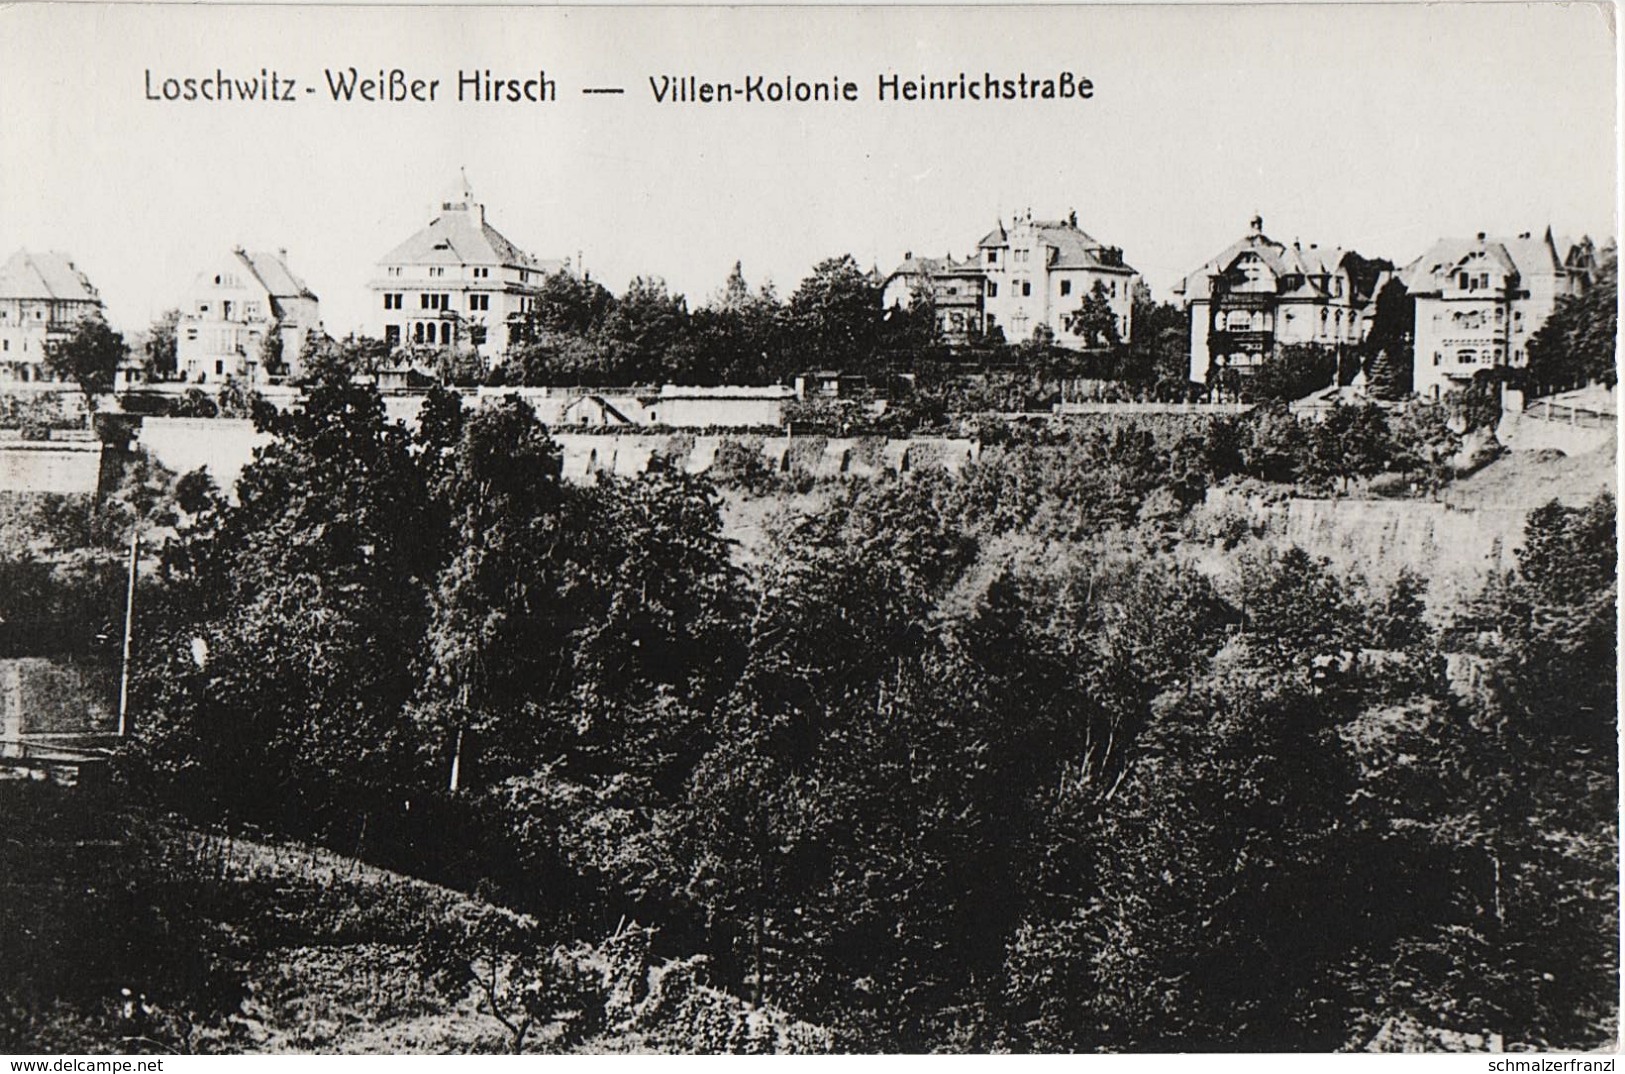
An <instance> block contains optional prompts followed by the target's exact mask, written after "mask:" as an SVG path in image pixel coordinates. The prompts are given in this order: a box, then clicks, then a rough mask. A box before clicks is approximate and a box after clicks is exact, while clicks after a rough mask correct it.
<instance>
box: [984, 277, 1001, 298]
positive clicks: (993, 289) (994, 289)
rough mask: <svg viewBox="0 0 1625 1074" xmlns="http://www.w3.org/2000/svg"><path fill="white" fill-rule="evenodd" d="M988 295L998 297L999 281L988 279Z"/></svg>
mask: <svg viewBox="0 0 1625 1074" xmlns="http://www.w3.org/2000/svg"><path fill="white" fill-rule="evenodd" d="M987 297H988V298H998V297H999V285H998V284H997V283H994V282H993V281H992V280H989V281H987Z"/></svg>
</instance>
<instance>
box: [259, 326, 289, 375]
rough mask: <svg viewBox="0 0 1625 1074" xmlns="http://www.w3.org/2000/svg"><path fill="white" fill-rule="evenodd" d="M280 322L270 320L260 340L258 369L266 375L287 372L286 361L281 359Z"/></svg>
mask: <svg viewBox="0 0 1625 1074" xmlns="http://www.w3.org/2000/svg"><path fill="white" fill-rule="evenodd" d="M282 346H283V340H282V322H281V321H272V322H271V324H270V325H269V326H268V327H267V328H266V329H265V338H264V339H261V340H260V353H259V361H260V370H261V371H262V372H263V373H264V374H265V375H266V376H267V377H280V376H282V375H284V374H285V373H287V371H288V366H287V363H286V362H284V361H283V360H282Z"/></svg>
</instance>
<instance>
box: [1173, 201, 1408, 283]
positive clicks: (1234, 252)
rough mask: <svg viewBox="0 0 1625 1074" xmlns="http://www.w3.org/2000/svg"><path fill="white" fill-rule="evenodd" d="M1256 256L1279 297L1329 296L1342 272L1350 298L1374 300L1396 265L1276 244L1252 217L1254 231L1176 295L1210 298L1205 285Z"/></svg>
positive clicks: (1314, 246)
mask: <svg viewBox="0 0 1625 1074" xmlns="http://www.w3.org/2000/svg"><path fill="white" fill-rule="evenodd" d="M1249 254H1250V255H1252V256H1254V257H1257V258H1258V259H1259V260H1260V261H1261V262H1263V263H1264V265H1265V266H1266V267H1267V268H1268V269H1269V270H1270V272H1271V273H1272V274H1273V275H1274V276H1275V278H1276V281H1277V287H1278V291H1277V294H1278V296H1279V297H1281V298H1306V299H1318V298H1330V297H1332V290H1331V288H1330V287H1329V285H1328V283H1327V282H1323V281H1329V280H1330V279H1331V277H1333V276H1335V275H1336V274H1337V273H1339V272H1347V273H1348V276H1349V280H1350V284H1351V287H1352V290H1353V294H1352V295H1351V296H1350V297H1351V298H1359V297H1367V298H1369V297H1371V296H1372V295H1373V294H1375V292H1376V289H1377V285H1378V283H1379V282H1380V281H1381V280H1382V278H1383V276H1384V274H1386V273H1390V272H1392V271H1393V270H1394V266H1393V263H1392V262H1390V261H1385V260H1383V259H1381V258H1368V257H1362V256H1361V255H1360V254H1357V253H1355V252H1354V251H1353V250H1344V249H1342V248H1341V247H1336V246H1327V247H1321V246H1319V245H1317V244H1314V243H1311V244H1309V245H1308V246H1304V245H1303V244H1301V243H1298V242H1294V243H1293V244H1292V245H1291V246H1288V245H1286V244H1285V243H1280V242H1276V241H1275V240H1274V239H1272V238H1270V237H1269V236H1268V235H1266V234H1264V230H1263V220H1262V219H1261V218H1256V217H1255V218H1254V220H1253V227H1252V229H1251V230H1250V231H1248V233H1247V234H1246V235H1243V236H1242V237H1241V238H1239V239H1237V240H1236V241H1235V242H1233V243H1231V244H1230V245H1229V246H1226V247H1225V248H1224V249H1223V250H1222V251H1220V252H1219V253H1218V254H1216V255H1215V256H1213V257H1212V258H1209V259H1208V261H1207V262H1206V263H1204V264H1203V265H1202V267H1201V268H1199V269H1197V270H1196V271H1195V272H1193V273H1191V274H1190V275H1189V276H1187V277H1185V279H1183V280H1181V281H1180V283H1179V284H1178V285H1177V286H1176V287H1175V288H1174V292H1175V293H1176V294H1189V293H1194V294H1196V295H1198V296H1201V295H1206V294H1207V291H1208V288H1207V281H1208V279H1209V278H1211V277H1213V276H1219V275H1222V274H1223V273H1225V272H1228V271H1229V270H1230V269H1231V268H1232V267H1234V266H1235V264H1236V262H1237V261H1239V260H1240V259H1241V258H1242V257H1243V256H1245V255H1249ZM1287 277H1295V278H1296V279H1295V280H1294V282H1293V283H1292V285H1291V286H1290V287H1288V286H1286V285H1285V283H1284V282H1283V281H1284V280H1285V279H1286V278H1287Z"/></svg>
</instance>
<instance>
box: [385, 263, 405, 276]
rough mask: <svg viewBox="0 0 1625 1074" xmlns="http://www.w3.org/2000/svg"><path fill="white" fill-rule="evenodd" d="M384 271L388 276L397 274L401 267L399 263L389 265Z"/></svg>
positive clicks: (399, 272)
mask: <svg viewBox="0 0 1625 1074" xmlns="http://www.w3.org/2000/svg"><path fill="white" fill-rule="evenodd" d="M384 271H385V273H386V274H388V275H390V276H399V275H400V274H401V267H400V266H399V265H391V266H389V268H387V269H385V270H384Z"/></svg>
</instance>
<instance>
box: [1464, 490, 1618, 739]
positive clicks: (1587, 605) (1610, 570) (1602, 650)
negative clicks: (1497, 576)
mask: <svg viewBox="0 0 1625 1074" xmlns="http://www.w3.org/2000/svg"><path fill="white" fill-rule="evenodd" d="M1614 516H1615V512H1614V498H1613V497H1612V496H1611V495H1609V494H1607V493H1602V494H1600V495H1599V496H1598V497H1597V498H1596V499H1595V500H1593V501H1591V502H1590V503H1589V504H1586V505H1585V506H1583V507H1577V508H1575V507H1565V506H1563V505H1562V504H1560V503H1558V502H1557V501H1555V500H1554V501H1552V502H1551V503H1548V504H1547V505H1546V506H1544V507H1541V508H1538V509H1537V510H1535V511H1533V512H1531V513H1530V515H1529V519H1528V521H1527V523H1526V524H1525V527H1524V534H1525V536H1524V546H1523V548H1521V549H1519V551H1518V570H1517V573H1516V574H1515V575H1514V576H1512V577H1510V578H1504V579H1501V580H1500V582H1499V583H1498V584H1497V585H1496V586H1494V587H1492V589H1491V591H1490V594H1489V597H1488V602H1487V603H1488V611H1489V613H1490V615H1491V616H1492V617H1493V618H1492V622H1493V623H1494V625H1495V627H1496V630H1497V633H1498V636H1499V641H1498V644H1497V645H1496V646H1495V649H1494V650H1493V651H1494V653H1495V657H1496V662H1497V668H1498V675H1497V678H1498V681H1499V684H1500V690H1501V694H1502V697H1503V704H1504V706H1505V716H1506V718H1508V719H1511V720H1514V721H1516V723H1517V724H1518V725H1519V727H1520V729H1521V732H1522V733H1523V734H1535V735H1540V734H1552V735H1560V736H1563V737H1565V738H1568V739H1570V740H1572V741H1577V742H1580V743H1589V744H1605V743H1609V742H1612V741H1613V739H1614V737H1615V734H1616V729H1617V726H1618V720H1617V711H1616V691H1617V677H1618V676H1617V650H1618V636H1617V626H1616V619H1615V610H1614V606H1615V595H1616V593H1617V591H1618V581H1617V573H1616V572H1617V557H1616V553H1615V539H1614V533H1615V519H1614Z"/></svg>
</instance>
